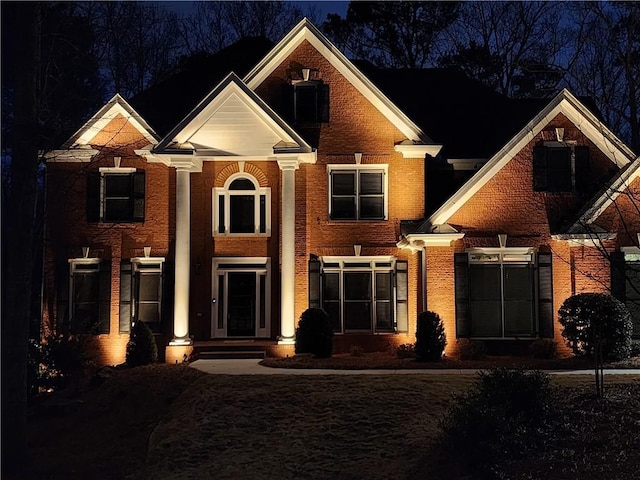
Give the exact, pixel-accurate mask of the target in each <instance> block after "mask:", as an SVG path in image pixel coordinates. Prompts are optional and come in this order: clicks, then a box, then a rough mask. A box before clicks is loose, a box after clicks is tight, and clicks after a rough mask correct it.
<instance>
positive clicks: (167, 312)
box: [160, 262, 175, 334]
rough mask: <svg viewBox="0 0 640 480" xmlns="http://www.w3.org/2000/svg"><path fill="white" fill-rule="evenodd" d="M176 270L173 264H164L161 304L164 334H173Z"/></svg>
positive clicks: (161, 326)
mask: <svg viewBox="0 0 640 480" xmlns="http://www.w3.org/2000/svg"><path fill="white" fill-rule="evenodd" d="M174 284H175V282H174V268H173V263H172V262H164V263H163V264H162V292H161V294H160V295H161V298H160V300H161V303H160V328H161V329H162V332H163V333H166V334H172V333H173V286H174Z"/></svg>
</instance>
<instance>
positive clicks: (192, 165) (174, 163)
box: [169, 157, 202, 172]
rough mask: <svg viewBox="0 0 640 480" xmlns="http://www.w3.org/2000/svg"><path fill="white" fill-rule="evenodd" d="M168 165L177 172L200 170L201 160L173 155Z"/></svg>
mask: <svg viewBox="0 0 640 480" xmlns="http://www.w3.org/2000/svg"><path fill="white" fill-rule="evenodd" d="M169 166H170V167H173V168H175V169H176V170H177V171H178V172H202V160H201V159H200V158H194V157H187V158H175V157H173V158H172V159H171V163H170V164H169Z"/></svg>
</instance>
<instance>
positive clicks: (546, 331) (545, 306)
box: [538, 253, 553, 338]
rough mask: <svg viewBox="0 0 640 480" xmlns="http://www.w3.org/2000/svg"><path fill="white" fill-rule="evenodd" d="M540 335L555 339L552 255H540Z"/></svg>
mask: <svg viewBox="0 0 640 480" xmlns="http://www.w3.org/2000/svg"><path fill="white" fill-rule="evenodd" d="M538 334H539V336H540V337H542V338H553V276H552V270H551V254H550V253H539V254H538Z"/></svg>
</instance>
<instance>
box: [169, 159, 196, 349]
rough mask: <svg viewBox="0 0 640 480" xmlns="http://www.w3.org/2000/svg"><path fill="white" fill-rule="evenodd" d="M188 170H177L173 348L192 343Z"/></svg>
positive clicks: (189, 181)
mask: <svg viewBox="0 0 640 480" xmlns="http://www.w3.org/2000/svg"><path fill="white" fill-rule="evenodd" d="M190 175H191V173H190V169H189V168H187V167H177V168H176V260H175V287H174V305H173V340H172V341H171V342H170V345H185V344H190V343H191V339H190V338H189V277H190V271H189V267H190V265H191V225H190V223H191V206H190V203H191V177H190Z"/></svg>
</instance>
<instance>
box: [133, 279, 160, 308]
mask: <svg viewBox="0 0 640 480" xmlns="http://www.w3.org/2000/svg"><path fill="white" fill-rule="evenodd" d="M139 278H140V279H139V285H138V300H139V301H141V302H147V301H155V302H157V301H158V300H160V274H151V275H150V274H140V277H139Z"/></svg>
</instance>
